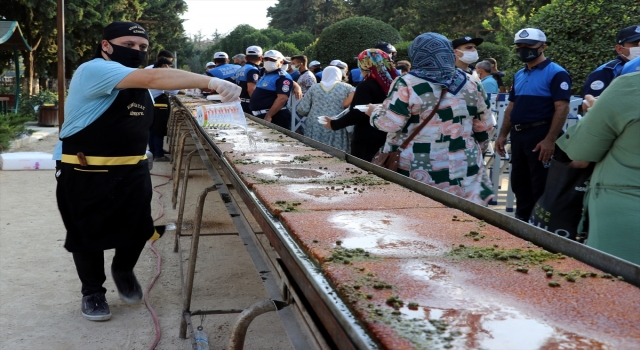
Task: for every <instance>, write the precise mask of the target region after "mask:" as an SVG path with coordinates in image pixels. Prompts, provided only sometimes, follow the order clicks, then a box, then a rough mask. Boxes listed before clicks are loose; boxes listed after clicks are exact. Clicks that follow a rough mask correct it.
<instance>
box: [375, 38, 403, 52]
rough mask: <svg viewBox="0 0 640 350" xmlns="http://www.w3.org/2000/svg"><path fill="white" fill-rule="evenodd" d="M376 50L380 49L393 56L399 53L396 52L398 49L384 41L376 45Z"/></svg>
mask: <svg viewBox="0 0 640 350" xmlns="http://www.w3.org/2000/svg"><path fill="white" fill-rule="evenodd" d="M374 48H376V49H380V50H382V51H384V52H386V53H387V54H392V53H397V52H398V51H396V48H395V47H393V45H391V44H389V43H388V42H385V41H382V42H379V43H377V44H376V46H374Z"/></svg>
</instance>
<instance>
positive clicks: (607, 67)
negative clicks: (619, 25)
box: [582, 25, 640, 97]
mask: <svg viewBox="0 0 640 350" xmlns="http://www.w3.org/2000/svg"><path fill="white" fill-rule="evenodd" d="M639 43H640V25H635V26H631V27H627V28H624V29H622V30H621V31H619V32H618V35H617V36H616V53H617V54H618V56H617V57H616V58H615V59H614V60H611V61H609V62H607V63H605V64H603V65H601V66H600V67H598V68H596V70H594V71H593V72H591V74H589V76H588V77H587V80H586V81H585V82H584V85H583V86H582V97H584V96H586V95H591V96H593V97H598V96H600V94H602V92H603V91H604V89H606V88H607V86H609V84H611V82H612V81H613V79H615V78H616V77H618V76H620V75H621V74H622V70H623V67H624V66H625V64H626V63H627V62H629V61H631V60H633V59H634V58H635V57H640V52H639V51H640V47H639V46H638V45H639ZM636 55H638V56H636Z"/></svg>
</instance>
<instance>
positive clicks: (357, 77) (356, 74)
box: [351, 68, 362, 84]
mask: <svg viewBox="0 0 640 350" xmlns="http://www.w3.org/2000/svg"><path fill="white" fill-rule="evenodd" d="M351 81H353V82H354V83H355V84H357V83H359V82H361V81H362V72H360V68H354V69H352V70H351Z"/></svg>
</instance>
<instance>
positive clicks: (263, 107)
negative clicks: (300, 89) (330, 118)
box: [251, 50, 293, 129]
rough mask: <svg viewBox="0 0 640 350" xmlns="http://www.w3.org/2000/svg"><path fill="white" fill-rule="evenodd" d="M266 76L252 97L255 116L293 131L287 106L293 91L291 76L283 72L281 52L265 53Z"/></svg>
mask: <svg viewBox="0 0 640 350" xmlns="http://www.w3.org/2000/svg"><path fill="white" fill-rule="evenodd" d="M263 59H264V69H265V74H264V75H263V76H262V77H261V78H260V80H258V83H257V84H256V89H255V90H254V92H253V94H252V95H251V110H252V113H253V115H255V116H256V117H258V118H262V119H264V120H265V121H268V122H271V123H273V124H275V125H278V126H280V127H283V128H285V129H291V112H290V111H289V109H287V107H286V104H287V100H288V99H289V94H291V90H292V89H293V80H291V76H290V75H289V74H287V73H286V72H284V71H282V69H281V68H282V63H283V61H284V56H283V55H282V54H281V53H280V51H276V50H269V51H267V52H265V53H264V58H263Z"/></svg>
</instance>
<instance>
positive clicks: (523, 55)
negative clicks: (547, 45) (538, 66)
mask: <svg viewBox="0 0 640 350" xmlns="http://www.w3.org/2000/svg"><path fill="white" fill-rule="evenodd" d="M541 47H542V45H540V46H538V47H520V48H517V49H516V55H518V58H519V59H520V61H522V62H531V61H533V60H535V59H536V58H538V57H540V55H541V54H542V52H541V51H540V48H541Z"/></svg>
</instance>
